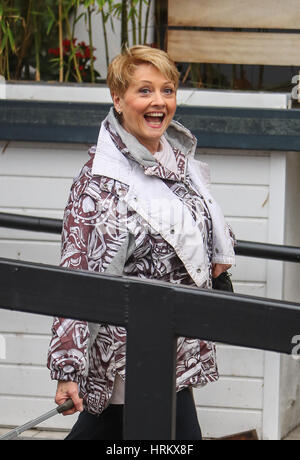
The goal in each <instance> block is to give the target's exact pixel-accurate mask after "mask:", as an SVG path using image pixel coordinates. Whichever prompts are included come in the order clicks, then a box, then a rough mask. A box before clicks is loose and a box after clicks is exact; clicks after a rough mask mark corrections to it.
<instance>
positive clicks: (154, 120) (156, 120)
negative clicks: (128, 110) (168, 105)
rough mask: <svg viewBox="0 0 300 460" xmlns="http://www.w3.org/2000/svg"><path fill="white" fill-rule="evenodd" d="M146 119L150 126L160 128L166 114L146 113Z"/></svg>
mask: <svg viewBox="0 0 300 460" xmlns="http://www.w3.org/2000/svg"><path fill="white" fill-rule="evenodd" d="M144 118H145V120H146V122H147V123H148V124H149V125H152V126H155V127H159V126H161V124H162V122H163V121H164V119H165V114H164V113H163V112H151V113H146V114H145V115H144Z"/></svg>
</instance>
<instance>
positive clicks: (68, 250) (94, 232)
mask: <svg viewBox="0 0 300 460" xmlns="http://www.w3.org/2000/svg"><path fill="white" fill-rule="evenodd" d="M99 193H100V191H99ZM117 209H118V199H117V197H116V196H114V195H113V194H111V193H108V192H105V193H104V192H103V193H102V194H100V195H99V196H98V197H96V196H95V194H90V193H89V192H88V191H85V192H84V193H83V194H80V196H79V197H78V198H77V197H76V194H75V195H74V190H73V191H72V190H71V194H70V198H69V202H68V205H67V207H66V210H65V214H64V223H63V232H62V250H61V264H60V265H61V266H62V267H65V268H69V269H78V270H90V271H94V272H98V273H103V272H105V271H106V270H107V271H109V267H110V264H111V262H112V260H114V261H115V260H117V259H120V257H118V255H119V252H120V248H122V247H124V244H126V241H127V239H128V235H127V229H126V227H125V225H120V220H119V216H118V214H117ZM123 253H126V251H123ZM124 263H125V259H124V260H121V261H119V263H118V264H117V263H116V262H115V263H114V274H120V275H121V274H122V272H123V268H124ZM89 337H90V333H89V327H88V323H87V322H86V321H78V320H72V319H66V318H59V317H56V318H54V321H53V326H52V339H51V341H50V346H49V350H48V362H47V366H48V368H49V370H50V375H51V378H52V379H53V380H63V381H74V382H79V381H80V378H81V376H84V375H87V372H88V342H89Z"/></svg>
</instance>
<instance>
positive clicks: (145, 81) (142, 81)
mask: <svg viewBox="0 0 300 460" xmlns="http://www.w3.org/2000/svg"><path fill="white" fill-rule="evenodd" d="M135 81H136V82H137V83H138V84H139V83H150V85H152V83H153V82H152V81H149V80H140V81H138V80H135ZM168 83H173V82H172V81H171V80H165V81H164V82H163V84H168Z"/></svg>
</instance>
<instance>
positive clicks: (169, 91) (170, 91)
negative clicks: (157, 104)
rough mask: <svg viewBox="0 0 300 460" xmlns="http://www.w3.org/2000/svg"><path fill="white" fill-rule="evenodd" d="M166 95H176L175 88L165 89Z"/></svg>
mask: <svg viewBox="0 0 300 460" xmlns="http://www.w3.org/2000/svg"><path fill="white" fill-rule="evenodd" d="M164 93H165V94H168V95H171V94H173V93H174V89H173V88H169V87H168V88H165V89H164Z"/></svg>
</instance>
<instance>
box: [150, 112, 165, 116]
mask: <svg viewBox="0 0 300 460" xmlns="http://www.w3.org/2000/svg"><path fill="white" fill-rule="evenodd" d="M146 116H147V117H163V116H164V114H163V113H161V112H152V113H146Z"/></svg>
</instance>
